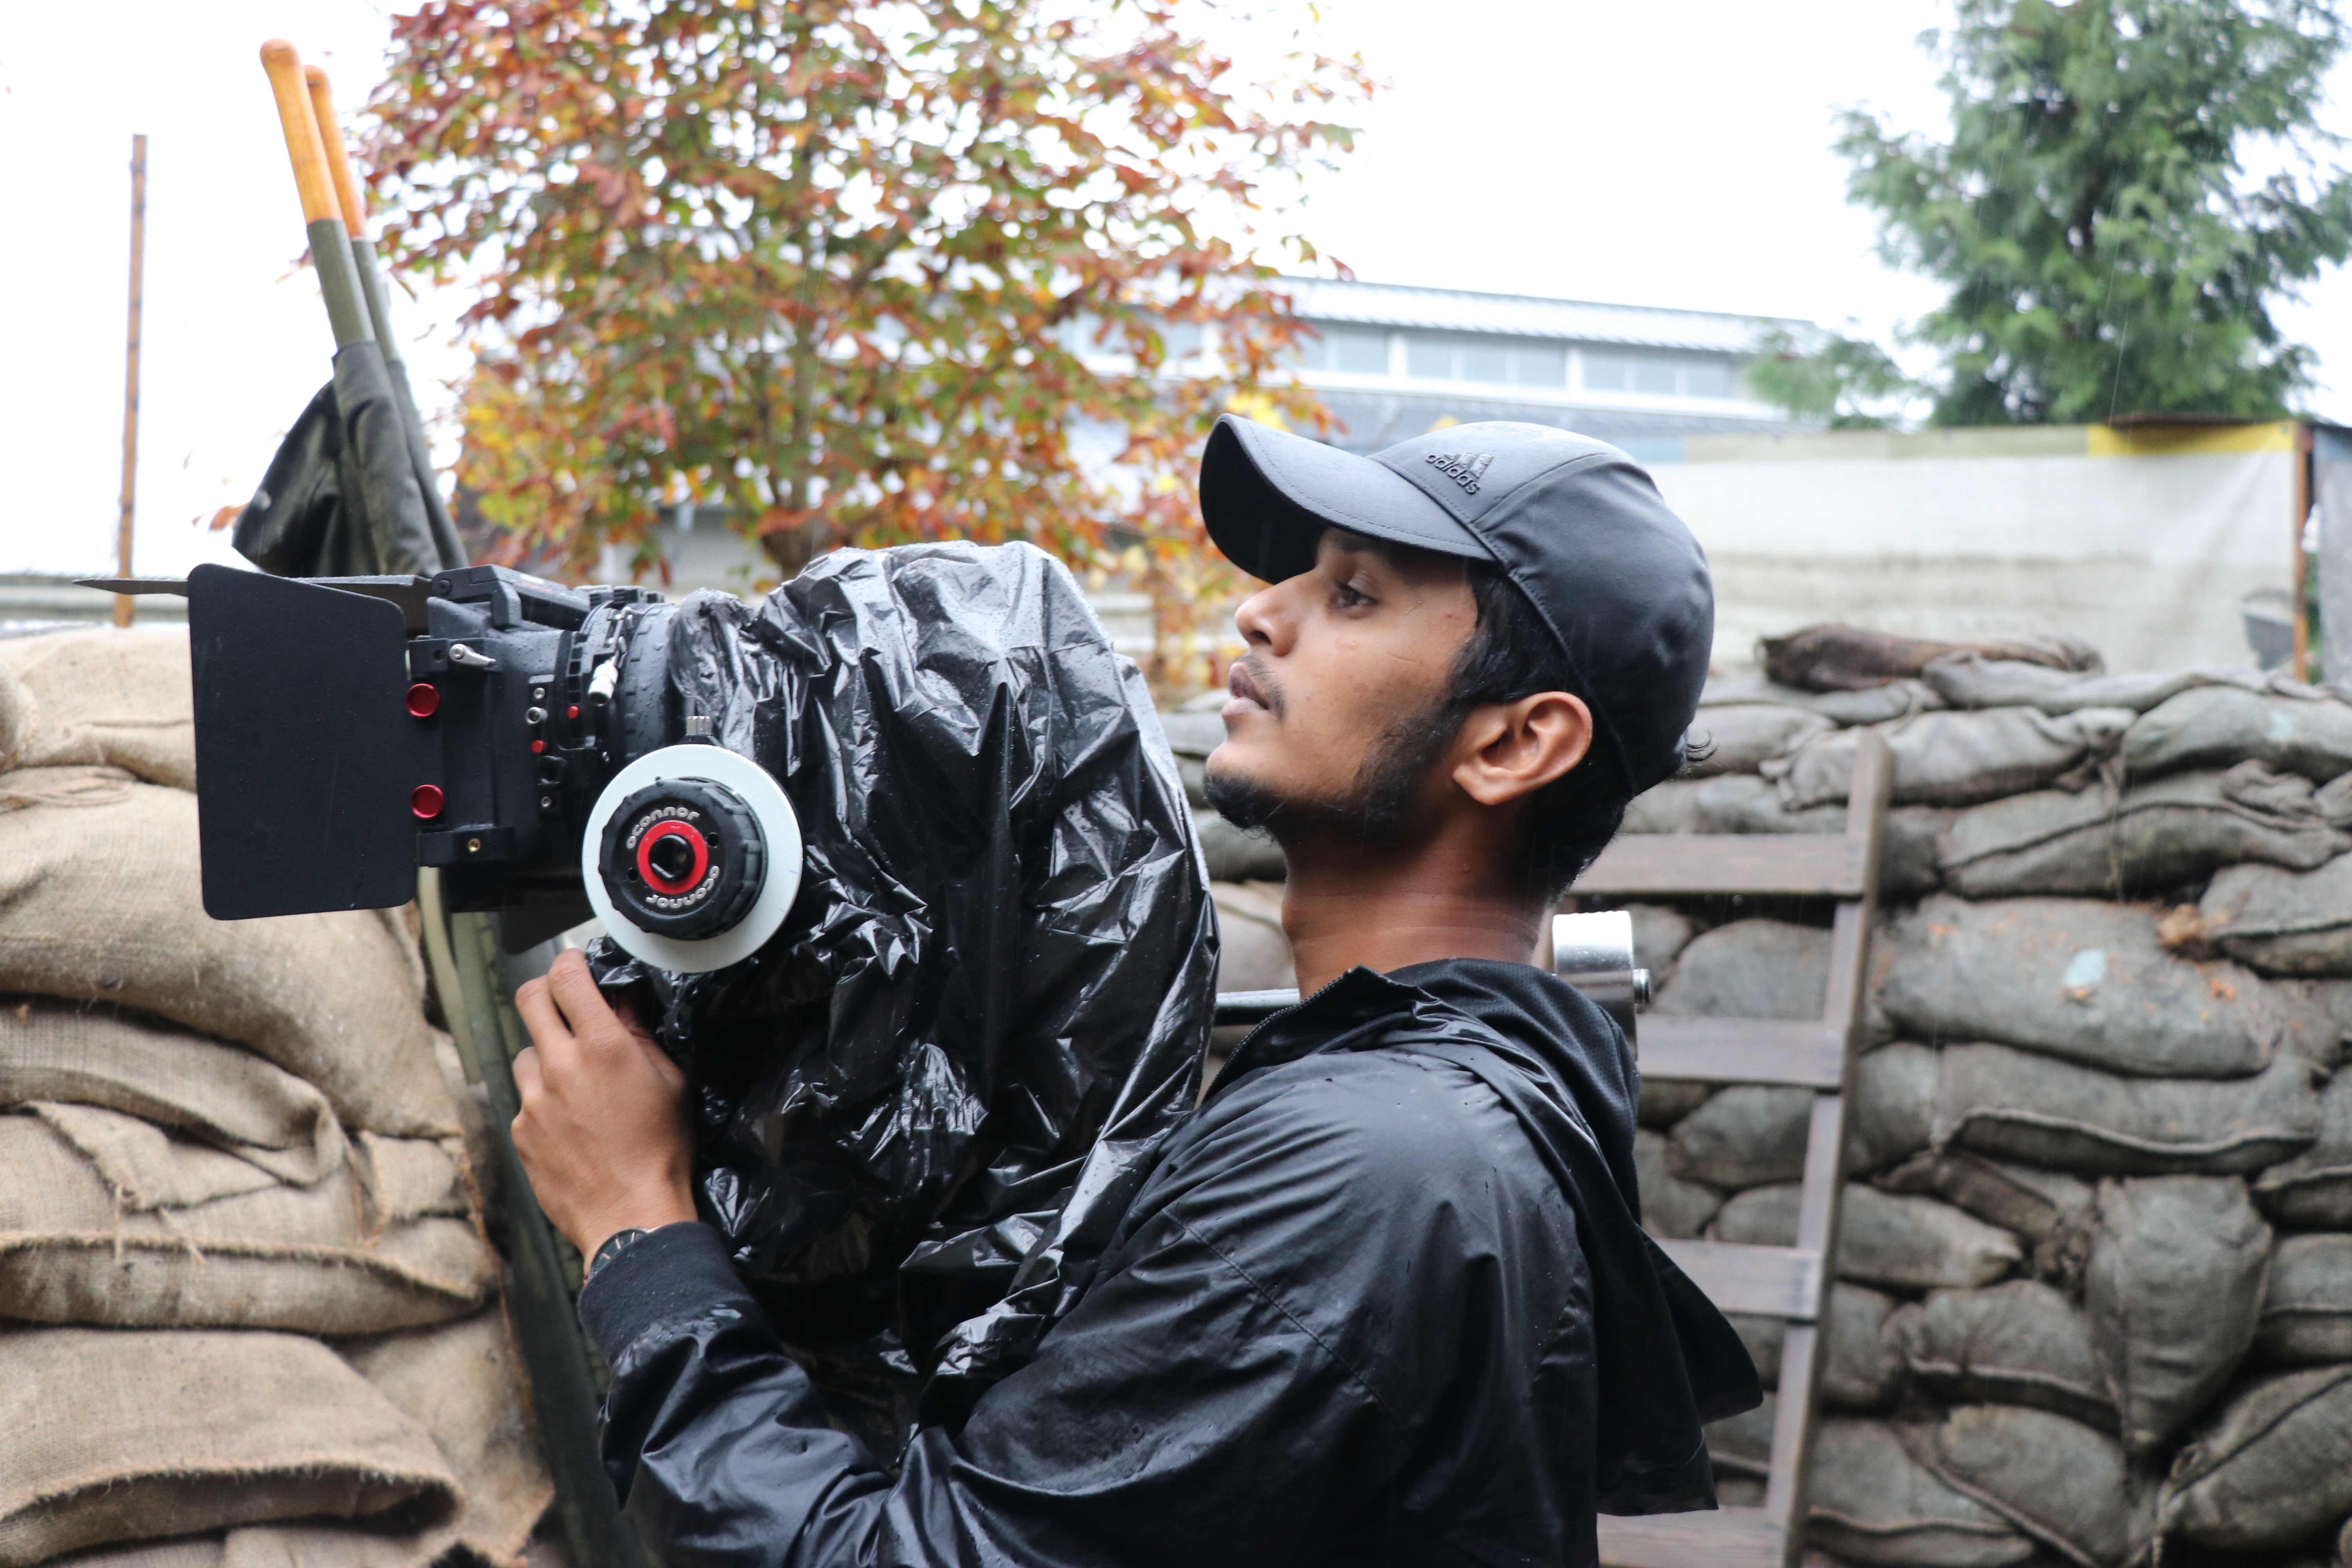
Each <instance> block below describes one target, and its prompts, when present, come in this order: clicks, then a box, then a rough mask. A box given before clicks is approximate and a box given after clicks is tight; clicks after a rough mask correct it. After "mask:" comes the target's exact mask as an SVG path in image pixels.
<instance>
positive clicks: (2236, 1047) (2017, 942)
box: [1879, 896, 2335, 1078]
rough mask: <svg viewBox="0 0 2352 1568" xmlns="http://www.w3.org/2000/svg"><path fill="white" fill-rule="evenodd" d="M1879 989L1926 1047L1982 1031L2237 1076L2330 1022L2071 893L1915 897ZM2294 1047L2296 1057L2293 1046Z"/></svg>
mask: <svg viewBox="0 0 2352 1568" xmlns="http://www.w3.org/2000/svg"><path fill="white" fill-rule="evenodd" d="M1881 951H1882V952H1886V953H1888V954H1890V957H1889V958H1888V959H1887V961H1886V963H1885V978H1884V980H1883V982H1882V983H1881V984H1880V987H1879V993H1880V1000H1881V1003H1882V1005H1884V1006H1885V1010H1886V1014H1887V1016H1888V1017H1889V1018H1890V1019H1891V1020H1892V1021H1893V1023H1894V1024H1895V1027H1896V1028H1898V1029H1900V1030H1902V1031H1903V1032H1904V1033H1905V1034H1906V1035H1908V1036H1909V1037H1912V1038H1914V1039H1920V1040H1926V1041H1927V1042H1929V1043H1931V1044H1934V1043H1939V1042H1942V1041H1948V1040H1958V1041H1977V1040H1991V1041H1998V1042H2000V1043H2001V1044H2005V1045H2011V1046H2019V1047H2024V1048H2025V1049H2027V1050H2033V1051H2040V1052H2042V1053H2044V1054H2046V1055H2050V1056H2055V1057H2063V1058H2066V1059H2068V1060H2071V1061H2077V1062H2081V1063H2083V1064H2084V1065H2085V1066H2087V1067H2095V1068H2101V1069H2103V1070H2105V1071H2108V1072H2117V1073H2130V1074H2136V1075H2140V1076H2145V1077H2158V1078H2243V1077H2247V1076H2250V1075H2252V1074H2253V1073H2257V1072H2260V1071H2261V1070H2262V1069H2263V1068H2266V1067H2268V1066H2269V1065H2270V1064H2271V1060H2272V1058H2273V1056H2274V1055H2275V1054H2276V1052H2277V1050H2278V1048H2279V1047H2280V1045H2281V1044H2282V1043H2283V1041H2284V1040H2285V1039H2286V1037H2288V1035H2289V1033H2290V1031H2299V1032H2303V1033H2311V1032H2313V1031H2316V1032H2318V1033H2321V1034H2324V1035H2326V1036H2328V1037H2331V1046H2332V1037H2333V1035H2334V1033H2335V1026H2334V1024H2333V1021H2332V1020H2329V1019H2327V1018H2326V1016H2325V1014H2324V1013H2323V1012H2322V1011H2321V1010H2320V1009H2318V1008H2317V1007H2315V1006H2314V1005H2312V1004H2311V1003H2309V1002H2308V1000H2306V999H2305V998H2301V997H2298V996H2296V995H2294V994H2291V993H2286V992H2281V991H2277V990H2275V989H2274V988H2273V987H2271V986H2269V985H2267V984H2265V983H2264V982H2263V980H2262V979H2261V978H2259V977H2258V976H2256V975H2253V974H2252V973H2248V972H2247V971H2245V970H2243V969H2241V968H2239V967H2238V966H2237V965H2235V964H2231V963H2202V964H2199V963H2187V962H2185V961H2184V960H2182V959H2179V958H2177V957H2175V956H2174V955H2173V954H2172V953H2170V952H2166V951H2165V949H2164V948H2163V946H2162V944H2161V943H2160V942H2158V937H2157V931H2156V919H2155V916H2154V915H2153V914H2151V913H2150V912H2149V911H2147V910H2142V909H2134V908H2128V907H2121V906H2117V905H2113V904H2104V903H2094V902H2089V901H2085V900H2074V899H2063V900H2062V899H2017V900H2002V901H2000V902H1995V903H1981V904H1972V903H1968V902H1965V901H1963V900H1959V899H1955V898H1951V897H1948V896H1937V897H1936V898H1931V899H1928V900H1925V901H1923V902H1922V903H1921V904H1920V905H1919V906H1918V908H1917V909H1916V910H1913V911H1912V912H1911V913H1909V914H1908V915H1906V916H1904V917H1902V918H1901V919H1899V920H1897V921H1895V927H1894V930H1893V932H1892V934H1891V940H1889V941H1888V942H1886V943H1885V947H1884V948H1882V949H1881ZM2297 1054H2306V1053H2305V1052H2303V1051H2300V1050H2298V1052H2297Z"/></svg>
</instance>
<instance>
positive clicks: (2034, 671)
mask: <svg viewBox="0 0 2352 1568" xmlns="http://www.w3.org/2000/svg"><path fill="white" fill-rule="evenodd" d="M1919 679H1921V680H1923V681H1925V682H1926V683H1927V688H1928V689H1929V690H1931V691H1933V692H1935V694H1936V695H1937V696H1938V697H1940V698H1942V699H1943V700H1945V701H1946V702H1948V703H1949V704H1950V705H1951V706H1953V707H1955V708H2039V709H2040V710H2042V711H2043V712H2044V713H2072V712H2074V711H2075V710H2078V709H2084V708H2128V709H2130V710H2132V711H2133V712H2135V713H2145V712H2147V710H2149V709H2151V708H2153V707H2155V706H2156V705H2157V704H2158V703H2159V702H2162V701H2163V700H2165V699H2167V698H2168V697H2173V696H2177V695H2179V693H2180V692H2183V691H2186V690H2188V689H2189V688H2190V687H2192V686H2209V685H2211V684H2214V683H2215V682H2216V681H2221V680H2227V679H2229V677H2228V676H2227V675H2225V674H2222V673H2221V672H2218V671H2203V670H2194V669H2172V670H2151V671H2139V670H2133V671H2127V672H2125V673H2122V674H2117V675H2081V674H2076V673H2074V672H2073V671H2070V670H2063V669H2051V668H2047V667H2045V666H2042V665H2038V664H2027V663H2024V662H2023V661H2021V660H2018V659H2011V658H1985V657H1983V656H1982V655H1980V654H1974V653H1953V654H1946V655H1945V656H1944V657H1943V658H1938V659H1936V660H1934V661H1932V662H1931V663H1929V664H1928V665H1927V667H1926V668H1923V669H1921V670H1920V671H1919Z"/></svg>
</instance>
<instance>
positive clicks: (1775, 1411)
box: [1706, 1392, 1780, 1477]
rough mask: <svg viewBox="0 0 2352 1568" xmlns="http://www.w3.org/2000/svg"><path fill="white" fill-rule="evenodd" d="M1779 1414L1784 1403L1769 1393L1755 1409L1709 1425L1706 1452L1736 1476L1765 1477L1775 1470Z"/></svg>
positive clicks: (1715, 1463) (1717, 1465) (1723, 1468)
mask: <svg viewBox="0 0 2352 1568" xmlns="http://www.w3.org/2000/svg"><path fill="white" fill-rule="evenodd" d="M1779 1413H1780V1401H1779V1400H1778V1399H1777V1398H1776V1397H1775V1396H1774V1395H1773V1394H1770V1393H1769V1392H1767V1393H1766V1394H1765V1395H1764V1403H1763V1404H1761V1405H1758V1406H1757V1407H1756V1408H1755V1409H1753V1410H1746V1411H1742V1412H1741V1413H1740V1414H1738V1415H1727V1416H1725V1417H1724V1418H1723V1419H1722V1420H1720V1421H1714V1422H1709V1423H1708V1424H1707V1427H1706V1453H1707V1458H1709V1459H1710V1460H1712V1461H1713V1462H1714V1465H1715V1468H1716V1469H1717V1470H1718V1471H1721V1472H1724V1473H1726V1474H1729V1475H1735V1476H1759V1477H1760V1476H1762V1475H1765V1474H1766V1473H1767V1472H1768V1471H1769V1469H1770V1468H1771V1463H1772V1423H1773V1421H1774V1420H1775V1419H1776V1418H1777V1417H1778V1415H1779Z"/></svg>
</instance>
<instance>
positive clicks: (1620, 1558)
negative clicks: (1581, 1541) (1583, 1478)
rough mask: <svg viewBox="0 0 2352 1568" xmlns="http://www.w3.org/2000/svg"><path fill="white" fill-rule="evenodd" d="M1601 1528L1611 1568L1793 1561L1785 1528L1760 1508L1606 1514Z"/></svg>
mask: <svg viewBox="0 0 2352 1568" xmlns="http://www.w3.org/2000/svg"><path fill="white" fill-rule="evenodd" d="M1600 1525H1601V1562H1602V1563H1605V1564H1607V1568H1781V1565H1782V1563H1785V1562H1786V1561H1787V1557H1788V1551H1789V1548H1788V1531H1787V1528H1786V1526H1785V1525H1783V1523H1782V1522H1781V1521H1780V1519H1779V1518H1778V1517H1777V1516H1775V1515H1773V1514H1771V1513H1769V1512H1767V1511H1766V1510H1763V1509H1760V1508H1721V1509H1717V1510H1715V1511H1714V1512H1713V1513H1652V1514H1643V1515H1640V1516H1638V1517H1636V1518H1633V1519H1618V1518H1615V1517H1614V1516H1612V1515H1609V1514H1603V1515H1601V1520H1600Z"/></svg>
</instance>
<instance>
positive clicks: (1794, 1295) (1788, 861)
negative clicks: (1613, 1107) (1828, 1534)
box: [1573, 730, 1892, 1568]
mask: <svg viewBox="0 0 2352 1568" xmlns="http://www.w3.org/2000/svg"><path fill="white" fill-rule="evenodd" d="M1855 739H1856V749H1855V752H1854V763H1853V788H1852V792H1851V794H1850V795H1848V797H1847V801H1846V819H1845V820H1846V827H1845V833H1844V836H1843V837H1836V838H1832V837H1826V836H1811V835H1797V834H1791V835H1787V836H1751V835H1702V834H1657V835H1637V836H1633V837H1622V838H1619V839H1618V840H1617V841H1616V842H1615V843H1613V844H1612V845H1611V846H1610V847H1609V848H1608V849H1607V850H1606V851H1604V852H1603V853H1602V854H1601V858H1599V859H1598V860H1596V861H1594V862H1593V864H1592V866H1591V869H1589V870H1587V871H1586V872H1585V874H1584V875H1583V876H1582V877H1580V878H1579V879H1577V883H1576V887H1575V889H1573V891H1574V892H1575V894H1576V896H1577V897H1579V898H1580V899H1584V898H1594V897H1607V898H1610V899H1612V900H1615V899H1642V898H1656V897H1661V896H1675V897H1690V896H1693V895H1698V894H1728V893H1749V894H1754V893H1766V894H1797V895H1801V896H1808V897H1814V898H1832V899H1835V900H1838V906H1837V923H1836V926H1835V928H1834V934H1833V935H1832V940H1831V943H1830V983H1829V1000H1828V1004H1827V1005H1826V1006H1824V1007H1823V1009H1822V1018H1821V1021H1820V1022H1819V1023H1811V1022H1790V1021H1787V1020H1780V1019H1770V1020H1768V1019H1748V1018H1695V1017H1682V1016H1666V1015H1661V1014H1655V1013H1653V1014H1651V1015H1649V1016H1646V1017H1645V1018H1643V1021H1642V1036H1641V1066H1642V1076H1643V1078H1645V1079H1652V1078H1656V1079H1696V1080H1698V1081H1700V1082H1702V1083H1717V1084H1732V1083H1765V1084H1793V1085H1796V1086H1798V1087H1800V1088H1803V1089H1811V1090H1812V1091H1813V1110H1812V1121H1811V1128H1810V1130H1809V1131H1808V1134H1807V1137H1806V1142H1805V1184H1804V1195H1803V1198H1802V1200H1801V1204H1800V1205H1799V1208H1798V1211H1797V1244H1796V1245H1795V1246H1794V1247H1745V1246H1735V1245H1733V1244H1730V1243H1727V1242H1717V1241H1665V1240H1662V1241H1660V1242H1659V1244H1658V1245H1659V1246H1660V1247H1664V1249H1665V1252H1666V1255H1667V1256H1668V1257H1670V1258H1673V1259H1674V1260H1675V1262H1676V1263H1677V1264H1679V1265H1681V1267H1682V1268H1683V1271H1684V1272H1685V1273H1686V1274H1688V1275H1689V1276H1690V1277H1691V1279H1693V1280H1694V1281H1696V1283H1697V1285H1698V1287H1699V1289H1702V1290H1705V1291H1706V1293H1707V1296H1708V1297H1709V1298H1710V1299H1711V1300H1713V1301H1714V1302H1715V1304H1716V1305H1717V1307H1720V1308H1721V1309H1722V1310H1725V1311H1727V1312H1747V1313H1753V1314H1757V1315H1759V1316H1767V1317H1778V1318H1781V1319H1784V1320H1786V1321H1787V1322H1788V1338H1787V1340H1786V1341H1785V1342H1784V1344H1783V1348H1782V1350H1781V1352H1780V1405H1779V1408H1778V1410H1777V1411H1776V1412H1775V1416H1774V1423H1773V1427H1772V1459H1771V1467H1770V1470H1769V1479H1768V1480H1767V1481H1766V1484H1765V1493H1764V1506H1763V1507H1761V1508H1725V1509H1719V1510H1716V1511H1715V1512H1712V1513H1672V1514H1653V1515H1647V1516H1643V1517H1638V1518H1628V1519H1619V1518H1613V1517H1609V1516H1603V1517H1602V1519H1601V1562H1602V1563H1604V1564H1607V1565H1608V1568H1796V1564H1797V1562H1798V1559H1799V1556H1800V1554H1801V1552H1802V1551H1803V1547H1804V1533H1805V1530H1804V1526H1805V1506H1806V1481H1807V1468H1808V1466H1809V1465H1810V1463H1811V1456H1812V1439H1813V1422H1814V1417H1815V1414H1816V1411H1817V1408H1818V1405H1819V1401H1820V1384H1821V1364H1822V1354H1821V1350H1822V1347H1821V1344H1820V1328H1821V1324H1822V1318H1823V1312H1824V1310H1825V1308H1826V1302H1827V1297H1828V1293H1829V1282H1830V1274H1831V1269H1830V1260H1831V1258H1832V1257H1833V1256H1834V1254H1835V1249H1836V1246H1837V1235H1838V1198H1839V1192H1840V1189H1841V1186H1842V1185H1843V1171H1842V1170H1841V1168H1840V1167H1841V1163H1842V1162H1841V1159H1840V1154H1841V1151H1842V1150H1843V1146H1844V1142H1845V1089H1846V1084H1847V1079H1848V1076H1849V1075H1850V1074H1851V1072H1852V1071H1853V1058H1854V1049H1853V1047H1854V1038H1855V1036H1856V1035H1857V1034H1858V1032H1859V1026H1860V1023H1861V1017H1862V997H1863V985H1864V975H1865V973H1866V972H1867V967H1868V964H1869V962H1870V928H1871V924H1872V921H1873V917H1874V915H1875V914H1876V912H1877V901H1878V850H1879V838H1880V831H1881V828H1882V827H1883V826H1884V825H1885V817H1886V797H1887V787H1888V784H1889V780H1890V774H1891V771H1892V764H1891V763H1890V760H1889V758H1888V754H1887V750H1886V742H1885V740H1884V739H1882V738H1881V737H1880V736H1879V735H1877V734H1875V733H1874V732H1873V731H1867V730H1865V731H1862V732H1861V733H1860V734H1859V735H1858V736H1856V738H1855Z"/></svg>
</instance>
